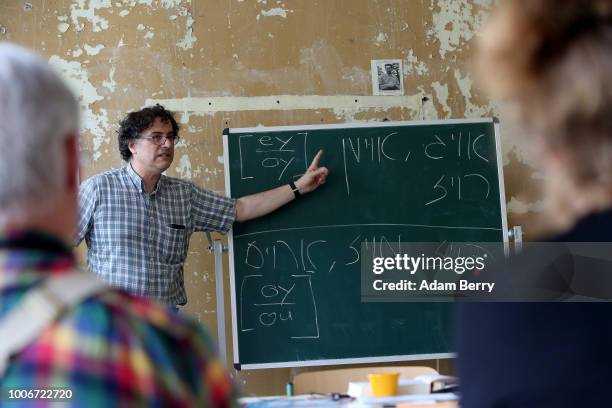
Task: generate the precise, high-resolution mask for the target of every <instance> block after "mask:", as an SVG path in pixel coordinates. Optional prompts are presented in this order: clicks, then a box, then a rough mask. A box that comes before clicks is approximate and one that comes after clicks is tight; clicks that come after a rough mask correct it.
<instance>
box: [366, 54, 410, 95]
mask: <svg viewBox="0 0 612 408" xmlns="http://www.w3.org/2000/svg"><path fill="white" fill-rule="evenodd" d="M371 64H372V93H373V94H374V95H403V94H404V80H403V75H402V60H401V59H389V60H372V61H371Z"/></svg>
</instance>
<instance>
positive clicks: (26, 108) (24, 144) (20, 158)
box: [0, 42, 79, 225]
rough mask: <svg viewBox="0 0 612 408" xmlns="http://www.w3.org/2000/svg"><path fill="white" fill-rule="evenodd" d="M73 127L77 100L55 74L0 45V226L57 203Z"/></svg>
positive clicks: (26, 53)
mask: <svg viewBox="0 0 612 408" xmlns="http://www.w3.org/2000/svg"><path fill="white" fill-rule="evenodd" d="M78 129H79V105H78V102H77V100H76V98H75V96H74V95H73V94H72V92H71V91H70V90H69V89H68V87H67V86H66V85H65V84H64V82H63V81H62V80H61V78H60V77H59V75H58V74H57V73H55V72H54V71H53V70H52V69H51V67H50V66H49V64H48V63H47V62H46V61H44V60H43V59H42V58H40V57H39V56H37V55H35V54H33V53H32V52H30V51H28V50H26V49H24V48H22V47H19V46H17V45H14V44H10V43H2V42H0V146H1V148H0V225H2V224H4V223H6V221H10V220H12V219H21V218H23V217H27V215H28V212H31V211H43V210H44V209H45V208H46V206H48V205H50V203H53V202H54V201H55V199H57V197H58V196H59V194H60V193H61V192H62V184H63V183H65V180H66V172H65V168H66V154H65V149H64V142H65V140H66V139H67V136H68V135H70V134H71V133H74V134H76V132H78ZM75 177H76V174H75Z"/></svg>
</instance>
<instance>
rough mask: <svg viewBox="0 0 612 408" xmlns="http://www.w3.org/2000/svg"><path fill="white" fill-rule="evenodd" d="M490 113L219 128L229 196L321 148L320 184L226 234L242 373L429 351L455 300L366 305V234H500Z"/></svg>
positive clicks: (458, 238) (301, 166) (502, 218)
mask: <svg viewBox="0 0 612 408" xmlns="http://www.w3.org/2000/svg"><path fill="white" fill-rule="evenodd" d="M497 126H498V124H497V123H496V122H495V121H494V120H493V119H478V120H445V121H428V122H382V123H367V124H343V125H321V126H300V127H257V128H249V129H226V131H225V132H224V133H225V135H224V148H225V156H226V157H225V166H226V168H225V170H226V171H225V175H226V189H227V193H228V194H229V195H231V196H232V197H241V196H243V195H247V194H251V193H255V192H259V191H262V190H266V189H270V188H273V187H277V186H278V185H280V184H283V183H288V182H290V181H294V180H296V179H297V178H299V176H300V175H301V174H302V173H303V172H304V171H305V169H306V168H307V166H308V164H309V163H310V161H311V160H312V158H313V157H314V155H315V154H316V152H317V151H318V149H323V150H324V155H323V158H322V160H321V165H325V166H327V167H328V169H329V171H330V173H329V177H328V179H327V183H326V184H324V185H323V186H322V187H320V188H319V189H318V190H317V191H316V192H314V193H312V194H308V195H306V196H304V197H302V198H301V199H300V200H297V201H295V202H292V203H290V204H289V205H287V206H285V207H283V208H281V209H280V210H279V211H277V212H275V213H273V214H271V215H269V216H266V217H263V218H261V219H257V220H253V221H249V222H247V223H244V224H240V223H236V224H234V228H233V230H232V232H231V233H230V237H229V244H230V271H231V278H230V281H231V285H232V288H231V291H232V314H233V339H234V360H235V361H234V362H235V364H236V365H237V366H239V367H240V368H264V367H283V366H302V365H322V364H341V363H358V362H378V361H396V360H410V359H425V358H437V357H441V356H442V355H445V353H449V352H452V350H451V349H450V347H451V344H450V337H451V333H450V328H451V318H452V313H453V311H452V304H451V303H362V302H361V299H360V264H359V250H360V246H361V243H362V242H370V243H372V244H374V245H380V244H382V243H384V242H386V241H388V242H397V241H409V242H442V241H445V240H446V241H454V242H501V241H504V240H505V238H504V237H505V235H506V234H505V231H506V214H505V204H504V194H503V183H502V182H501V180H503V177H501V165H500V159H499V157H500V156H499V140H498V136H497V134H498V132H497V131H496V129H497Z"/></svg>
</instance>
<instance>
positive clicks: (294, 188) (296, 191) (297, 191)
mask: <svg viewBox="0 0 612 408" xmlns="http://www.w3.org/2000/svg"><path fill="white" fill-rule="evenodd" d="M289 188H290V189H291V191H293V195H294V196H295V198H296V199H298V198H300V196H301V195H302V193H301V192H300V189H299V187H298V186H296V185H295V183H294V182H293V181H292V182H290V183H289Z"/></svg>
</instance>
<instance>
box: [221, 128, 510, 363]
mask: <svg viewBox="0 0 612 408" xmlns="http://www.w3.org/2000/svg"><path fill="white" fill-rule="evenodd" d="M472 123H492V124H493V128H494V137H495V149H496V157H497V173H498V183H499V200H500V208H501V226H502V232H503V242H504V246H505V247H506V250H507V248H508V242H509V238H508V223H507V208H506V197H505V187H504V176H503V159H502V152H501V134H500V124H499V121H498V120H497V118H475V119H445V120H428V121H396V122H391V121H389V122H374V123H372V122H367V123H341V124H326V125H303V126H272V127H262V126H260V127H254V128H232V129H225V131H224V134H223V150H224V156H223V157H224V176H225V192H226V195H227V196H231V191H232V190H231V182H230V168H229V167H230V158H229V144H228V143H229V141H228V135H229V134H230V133H262V132H271V131H272V132H274V131H298V130H300V131H301V130H324V129H350V128H368V127H394V126H422V125H453V124H472ZM228 248H229V270H230V276H229V279H230V301H231V314H232V345H233V356H234V358H233V360H234V366H235V367H236V368H237V369H266V368H285V367H305V366H325V365H344V364H364V363H389V362H400V361H415V360H429V359H439V358H452V357H454V356H455V354H454V353H430V354H410V355H394V356H380V357H359V358H341V359H324V360H303V361H287V362H271V363H256V364H241V363H240V352H239V345H238V322H237V319H238V313H237V299H236V281H235V264H234V238H233V230H230V231H229V233H228ZM217 313H224V311H217Z"/></svg>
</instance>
